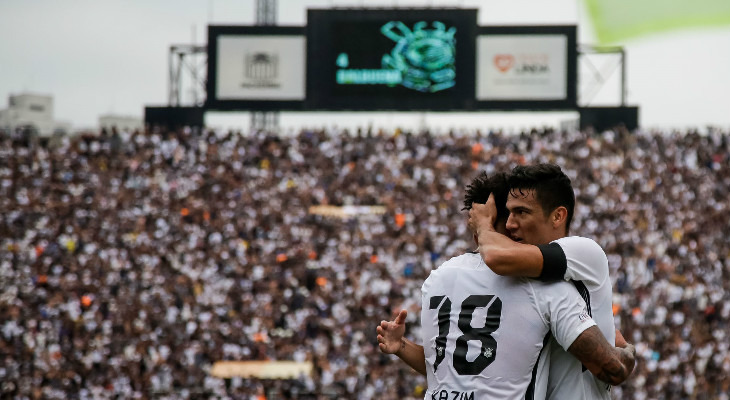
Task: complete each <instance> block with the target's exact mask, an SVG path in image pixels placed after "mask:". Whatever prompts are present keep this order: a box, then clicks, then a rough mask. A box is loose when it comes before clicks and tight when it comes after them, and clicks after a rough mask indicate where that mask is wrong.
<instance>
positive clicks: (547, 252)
mask: <svg viewBox="0 0 730 400" xmlns="http://www.w3.org/2000/svg"><path fill="white" fill-rule="evenodd" d="M537 248H538V249H540V252H541V253H542V271H541V272H540V276H538V277H537V279H539V280H541V281H559V280H563V278H564V277H565V271H566V270H567V269H568V260H567V259H566V258H565V252H564V251H563V248H562V247H560V245H559V244H557V243H548V244H541V245H538V246H537Z"/></svg>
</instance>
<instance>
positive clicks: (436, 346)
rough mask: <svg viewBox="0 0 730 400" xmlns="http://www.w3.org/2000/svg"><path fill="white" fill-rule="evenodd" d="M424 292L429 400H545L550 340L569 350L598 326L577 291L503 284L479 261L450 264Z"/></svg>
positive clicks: (564, 286)
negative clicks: (541, 365)
mask: <svg viewBox="0 0 730 400" xmlns="http://www.w3.org/2000/svg"><path fill="white" fill-rule="evenodd" d="M421 290H422V309H421V325H422V328H421V334H422V340H423V347H424V353H425V356H426V372H427V379H428V390H427V391H426V395H425V398H426V399H439V400H446V399H449V400H450V399H460V400H479V399H525V398H528V399H530V398H537V399H543V398H545V394H546V391H547V380H546V379H542V380H541V381H540V384H539V385H541V386H536V385H537V383H536V382H537V376H536V375H537V374H538V368H537V367H538V366H537V365H536V363H537V360H538V358H539V356H540V353H541V351H542V350H543V347H544V346H545V341H546V338H548V337H549V335H548V333H549V332H552V336H553V337H555V339H556V340H557V342H558V343H559V344H560V345H561V346H564V347H566V348H568V347H569V346H570V345H571V344H572V343H573V341H574V340H575V339H576V338H577V337H578V336H579V335H580V334H581V333H582V332H583V331H584V330H586V329H588V328H589V327H591V326H594V325H595V322H593V319H592V318H591V317H590V316H589V315H588V310H587V307H586V304H585V301H584V300H583V298H582V297H581V296H580V294H579V293H578V291H577V290H576V288H575V286H574V285H572V284H570V283H568V282H557V283H549V284H548V283H543V282H539V281H535V280H531V279H526V278H508V277H502V276H499V275H497V274H495V273H494V272H492V270H490V269H489V268H488V267H487V266H486V265H485V264H484V261H482V259H481V256H480V255H479V254H464V255H461V256H459V257H455V258H452V259H451V260H449V261H447V262H445V263H444V264H443V265H441V267H439V268H438V269H436V270H434V271H432V272H431V274H430V276H429V277H428V279H426V281H425V282H424V284H423V287H422V289H421Z"/></svg>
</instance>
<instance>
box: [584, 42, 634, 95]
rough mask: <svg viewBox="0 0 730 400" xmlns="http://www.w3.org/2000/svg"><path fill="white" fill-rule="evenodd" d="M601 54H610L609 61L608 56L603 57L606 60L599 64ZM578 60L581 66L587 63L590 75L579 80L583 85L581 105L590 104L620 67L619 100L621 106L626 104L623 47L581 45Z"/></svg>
mask: <svg viewBox="0 0 730 400" xmlns="http://www.w3.org/2000/svg"><path fill="white" fill-rule="evenodd" d="M601 56H608V59H609V61H606V60H605V58H606V57H602V58H604V60H603V61H602V62H601V63H600V65H597V62H596V61H598V60H597V58H598V57H601ZM578 60H579V63H578V64H579V66H580V65H585V66H586V67H587V69H588V70H589V76H588V77H585V76H583V75H581V78H584V79H580V80H579V83H580V84H581V85H580V86H579V87H580V90H579V91H578V104H579V105H580V106H582V107H585V106H588V105H590V103H591V102H592V101H593V99H594V98H595V97H596V95H597V94H598V93H599V92H600V91H601V89H602V88H603V87H604V85H605V84H606V82H607V81H608V79H609V78H610V77H611V76H612V75H613V74H614V73H615V72H616V70H617V69H619V68H620V70H621V83H620V85H621V87H620V97H621V98H620V100H619V101H620V106H621V107H625V106H626V95H627V90H626V51H625V50H624V48H623V47H603V46H591V45H580V46H579V48H578ZM585 78H587V79H585Z"/></svg>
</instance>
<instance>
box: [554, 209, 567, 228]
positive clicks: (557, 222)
mask: <svg viewBox="0 0 730 400" xmlns="http://www.w3.org/2000/svg"><path fill="white" fill-rule="evenodd" d="M567 220H568V209H567V208H565V207H563V206H560V207H558V208H556V209H555V210H553V212H552V213H551V214H550V223H552V225H553V228H559V227H560V226H565V223H566V221H567Z"/></svg>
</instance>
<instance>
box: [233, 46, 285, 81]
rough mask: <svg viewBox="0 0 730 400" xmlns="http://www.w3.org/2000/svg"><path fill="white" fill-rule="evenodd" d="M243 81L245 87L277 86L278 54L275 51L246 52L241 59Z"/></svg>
mask: <svg viewBox="0 0 730 400" xmlns="http://www.w3.org/2000/svg"><path fill="white" fill-rule="evenodd" d="M243 79H244V80H243V83H241V87H245V88H278V87H279V86H281V82H280V80H279V55H278V54H276V53H266V52H255V53H246V55H245V56H244V60H243Z"/></svg>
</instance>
